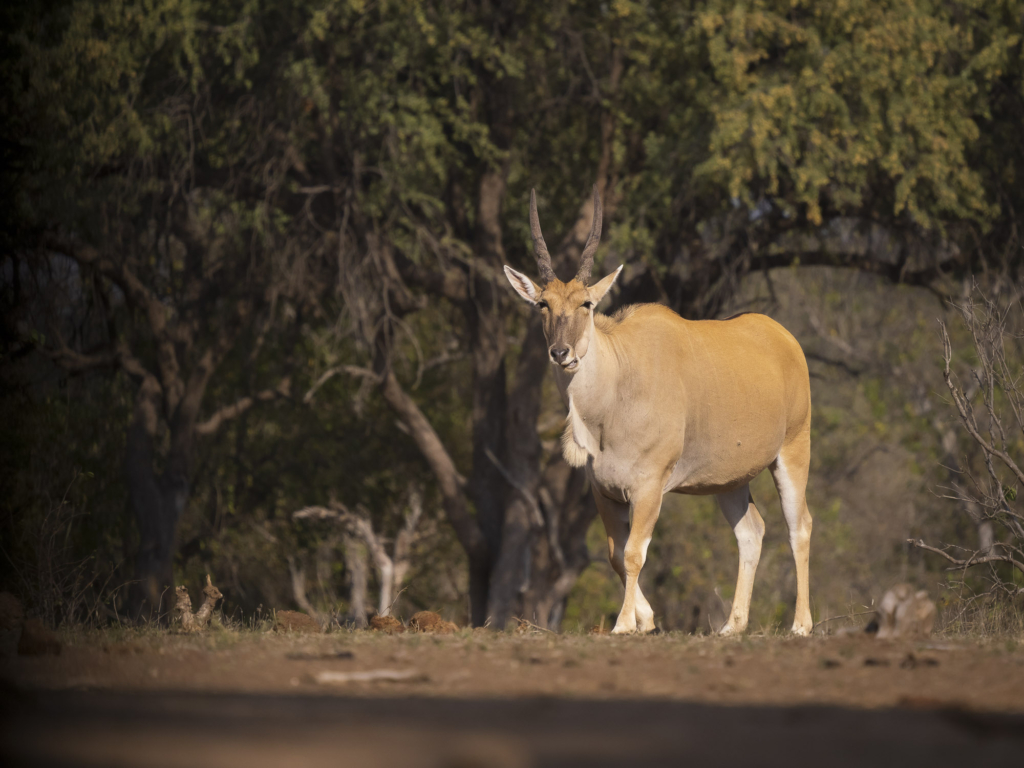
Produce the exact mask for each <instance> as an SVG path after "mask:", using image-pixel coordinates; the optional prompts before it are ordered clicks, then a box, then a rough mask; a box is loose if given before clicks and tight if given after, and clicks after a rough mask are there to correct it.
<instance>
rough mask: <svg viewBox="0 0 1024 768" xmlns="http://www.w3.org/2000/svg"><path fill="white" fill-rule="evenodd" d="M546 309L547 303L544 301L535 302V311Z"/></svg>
mask: <svg viewBox="0 0 1024 768" xmlns="http://www.w3.org/2000/svg"><path fill="white" fill-rule="evenodd" d="M547 308H548V303H547V302H546V301H538V302H537V309H547Z"/></svg>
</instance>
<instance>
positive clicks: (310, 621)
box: [274, 611, 323, 634]
mask: <svg viewBox="0 0 1024 768" xmlns="http://www.w3.org/2000/svg"><path fill="white" fill-rule="evenodd" d="M274 631H275V632H302V633H306V634H318V633H320V632H323V628H322V627H321V626H320V622H318V621H317V620H316V619H314V618H313V617H312V616H309V615H307V614H305V613H300V612H299V611H277V613H276V614H275V615H274Z"/></svg>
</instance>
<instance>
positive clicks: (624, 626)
mask: <svg viewBox="0 0 1024 768" xmlns="http://www.w3.org/2000/svg"><path fill="white" fill-rule="evenodd" d="M611 634H613V635H635V634H636V620H635V619H634V620H633V623H632V626H630V625H629V624H628V623H627V622H625V621H621V620H619V621H616V622H615V628H614V629H613V630H612V631H611Z"/></svg>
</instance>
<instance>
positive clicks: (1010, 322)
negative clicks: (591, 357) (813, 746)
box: [0, 0, 1024, 631]
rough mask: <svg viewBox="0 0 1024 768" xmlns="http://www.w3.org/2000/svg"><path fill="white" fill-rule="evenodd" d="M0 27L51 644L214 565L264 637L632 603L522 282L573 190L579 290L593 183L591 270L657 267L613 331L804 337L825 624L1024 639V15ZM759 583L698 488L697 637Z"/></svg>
mask: <svg viewBox="0 0 1024 768" xmlns="http://www.w3.org/2000/svg"><path fill="white" fill-rule="evenodd" d="M0 20H2V24H0V26H2V29H3V33H2V38H0V39H2V43H0V46H2V47H0V59H2V63H0V66H2V70H3V71H2V76H3V83H4V89H3V92H2V100H3V101H2V105H0V106H2V115H3V117H2V120H3V122H2V136H0V142H2V144H0V152H2V161H3V171H2V172H3V185H2V188H3V200H2V205H0V217H2V234H0V304H2V310H3V311H2V318H3V320H2V326H0V424H2V437H0V439H2V453H0V488H2V489H3V493H2V501H0V504H2V507H0V541H2V549H3V552H2V557H0V579H2V582H3V585H4V587H5V588H7V589H9V590H12V591H14V592H16V593H17V594H19V595H20V596H21V597H22V598H23V599H24V600H26V601H27V602H28V604H29V607H30V610H31V611H33V612H34V613H36V614H38V615H41V616H43V617H44V618H46V619H47V620H48V621H49V622H51V623H54V624H63V623H78V622H90V623H105V622H108V621H124V620H132V619H135V618H140V617H141V618H145V617H153V616H160V615H162V614H164V613H165V612H166V610H167V597H168V595H169V593H168V592H167V588H168V586H170V585H172V584H175V583H186V584H189V585H190V586H192V587H193V588H195V586H196V585H198V584H199V583H200V581H199V580H200V579H201V578H202V576H203V574H205V573H211V574H212V575H213V578H214V581H215V583H216V584H217V585H218V586H220V588H221V590H222V591H223V592H224V595H225V611H226V613H227V614H228V616H229V617H235V618H236V619H238V620H240V621H246V620H248V618H247V617H252V616H254V615H260V612H261V611H267V610H269V609H272V608H294V607H299V608H302V609H303V610H307V611H309V612H312V613H315V614H316V615H318V616H320V617H321V618H325V619H328V620H329V619H336V620H337V621H339V622H341V623H345V622H354V623H356V624H360V623H362V622H365V615H366V612H367V611H368V610H372V609H374V608H376V609H377V610H381V611H386V610H387V609H388V608H390V607H392V604H393V607H394V610H395V611H396V612H398V613H406V612H408V611H411V610H413V609H420V608H428V609H433V610H439V611H441V612H442V613H444V614H446V615H447V616H448V617H450V618H453V619H455V620H457V621H458V622H459V623H469V622H472V623H474V624H483V623H485V622H488V621H489V622H490V623H491V625H492V626H497V627H500V626H504V625H505V624H506V623H507V622H508V621H509V619H510V618H512V617H522V618H525V619H527V620H529V621H530V622H532V623H534V624H537V625H539V626H543V627H553V628H559V627H561V628H563V629H573V628H575V627H583V628H589V627H590V626H591V625H593V624H597V623H598V622H600V621H601V619H602V617H606V616H607V615H608V614H614V613H615V612H616V611H617V609H618V606H619V600H620V590H621V588H620V587H619V585H618V581H617V579H616V578H615V577H614V575H613V574H612V572H611V569H610V568H609V567H608V566H607V564H606V562H605V561H604V553H603V543H602V541H601V539H602V535H601V530H600V523H599V522H597V523H596V522H595V517H596V515H595V510H594V507H593V503H592V501H591V499H590V498H589V489H588V488H587V483H586V480H585V477H584V476H583V475H582V474H581V473H580V472H578V471H574V470H571V469H570V468H569V467H568V466H567V465H566V464H565V463H564V462H563V461H562V460H561V457H560V453H559V442H558V436H559V433H560V430H561V425H562V420H563V418H564V409H563V407H562V405H561V403H560V401H559V399H558V396H557V393H556V392H555V391H554V387H553V382H552V381H551V379H550V376H549V373H548V371H547V368H548V363H547V359H546V349H545V346H544V343H543V337H542V335H541V332H540V328H539V323H538V319H537V318H536V317H535V316H534V315H533V314H531V313H530V312H529V311H528V310H527V308H526V307H525V306H523V304H522V302H520V301H518V300H517V299H516V297H515V296H514V294H513V293H512V291H511V290H510V289H509V287H508V285H507V283H506V282H505V278H504V276H503V275H502V270H501V268H502V266H503V265H504V264H510V265H511V266H513V267H514V268H516V269H519V270H523V271H525V272H526V273H527V274H534V273H535V266H534V264H535V263H534V260H533V255H532V252H531V249H530V247H529V242H530V238H529V228H528V225H527V204H528V199H529V193H530V189H531V188H536V190H537V194H538V198H539V203H540V212H541V219H542V221H543V222H544V226H545V230H546V233H547V240H548V242H549V243H552V244H553V245H555V246H556V247H553V248H552V250H553V251H554V252H555V253H554V254H553V256H554V260H555V265H556V271H559V272H560V274H561V276H562V277H567V276H568V275H571V274H573V273H574V272H575V260H576V258H577V257H578V255H579V253H580V250H581V249H582V246H583V243H584V241H585V238H586V235H587V233H588V232H589V228H590V222H591V216H592V203H591V201H590V196H589V192H590V189H591V186H592V185H593V184H595V183H596V184H597V185H598V188H599V189H600V191H601V193H602V196H603V199H604V221H605V230H604V231H605V236H604V240H603V244H602V247H601V249H600V251H599V252H598V257H597V268H596V270H595V274H598V273H602V274H603V273H605V272H608V271H610V270H611V269H613V268H615V267H616V266H618V265H619V264H625V269H624V271H623V273H622V275H621V277H620V279H619V281H618V283H617V286H616V289H615V290H614V291H613V295H612V298H611V300H610V301H608V300H606V303H605V306H603V307H602V309H603V310H604V311H611V310H612V309H614V308H615V307H618V306H621V305H623V304H628V303H632V302H638V301H656V302H662V303H665V304H667V305H668V306H670V307H672V308H673V309H675V310H676V311H678V312H679V313H681V314H682V315H683V316H684V317H687V318H689V319H703V318H715V317H725V316H727V315H729V314H732V313H734V312H736V311H760V312H765V313H767V314H770V315H772V316H773V317H775V318H777V319H778V320H780V321H781V322H782V323H783V324H784V325H785V326H786V327H787V328H789V329H790V330H791V331H792V332H793V333H794V334H795V335H796V336H797V338H798V339H799V340H800V341H801V343H802V344H803V346H804V349H805V350H806V353H807V357H808V361H809V365H810V369H811V376H812V387H813V399H814V417H813V418H814V431H813V438H812V439H813V446H814V448H813V455H814V459H813V463H812V471H811V481H810V489H809V503H810V508H811V512H812V515H813V516H814V518H815V529H814V538H813V540H812V550H811V596H812V606H813V611H814V615H815V619H816V620H820V619H824V618H827V617H830V616H835V615H839V614H847V613H856V612H859V611H863V610H866V609H865V608H863V607H862V606H865V605H870V602H871V600H872V598H873V597H876V596H878V595H879V594H880V592H881V590H883V589H884V588H886V587H888V586H891V584H892V583H894V582H895V581H900V580H909V581H912V582H914V583H915V584H917V585H919V586H921V587H925V588H927V589H929V590H930V591H931V592H932V594H933V595H935V596H937V597H939V598H940V603H941V607H942V609H943V620H944V621H945V623H946V625H947V626H949V627H954V628H955V627H961V628H968V629H970V628H981V629H986V628H994V627H996V626H997V625H1000V622H1004V623H1005V621H1008V620H1009V621H1016V622H1018V623H1019V622H1020V615H1021V614H1020V611H1019V603H1020V596H1019V594H1020V587H1021V585H1024V578H1022V571H1024V566H1021V565H1020V563H1021V561H1024V557H1021V556H1020V554H1019V552H1020V550H1019V549H1018V546H1019V545H1020V543H1021V541H1022V540H1024V535H1022V534H1024V531H1022V530H1021V527H1020V524H1019V523H1020V521H1021V520H1024V518H1022V517H1021V516H1020V514H1018V512H1017V510H1018V509H1020V507H1018V506H1017V489H1018V486H1019V485H1021V484H1022V482H1021V478H1022V477H1024V475H1021V474H1020V472H1019V470H1018V471H1016V472H1015V471H1014V468H1015V467H1016V466H1017V465H1016V464H1014V463H1013V461H1014V459H1015V457H1021V456H1022V455H1024V429H1022V428H1021V426H1022V424H1021V413H1020V410H1019V409H1018V408H1017V406H1016V405H1015V404H1018V405H1019V403H1020V400H1019V399H1015V398H1014V393H1015V392H1018V391H1019V390H1016V389H1015V387H1016V382H1017V381H1018V379H1019V375H1020V373H1021V370H1022V369H1021V361H1022V360H1024V356H1022V355H1021V344H1020V342H1021V337H1020V335H1019V333H1020V331H1021V329H1022V323H1021V310H1020V305H1019V303H1018V299H1019V290H1020V285H1021V284H1020V279H1021V265H1022V264H1024V259H1022V257H1024V251H1022V241H1021V237H1020V221H1021V219H1020V211H1021V209H1024V141H1022V140H1021V130H1022V126H1024V44H1022V40H1021V35H1022V33H1024V3H1022V2H1019V1H1018V0H1005V1H998V0H995V1H993V0H988V1H986V2H981V0H973V1H971V0H967V1H961V2H952V1H951V2H929V1H927V0H901V1H900V2H884V1H879V2H868V1H866V0H863V1H858V0H845V1H840V0H836V1H835V2H830V1H827V0H815V1H813V2H810V1H808V2H802V1H801V0H778V1H773V0H764V1H763V2H731V1H728V0H708V1H707V2H661V1H660V0H648V1H647V2H631V1H628V0H614V1H611V2H603V3H596V2H585V1H582V0H580V1H579V2H573V1H570V0H564V1H563V0H553V1H552V2H547V3H514V2H501V1H499V0H496V1H495V2H472V1H470V2H452V1H448V2H446V1H444V0H441V1H440V2H438V1H432V0H401V1H398V0H395V1H385V0H378V1H377V2H369V1H367V2H364V1H363V0H319V1H317V2H312V1H310V2H303V1H302V0H295V1H293V2H289V1H287V0H217V2H212V0H144V1H138V2H132V1H130V0H94V1H92V2H85V1H76V0H65V1H64V2H51V3H48V4H38V3H24V2H22V3H9V4H6V5H5V7H4V9H3V10H2V11H0ZM957 307H960V309H959V310H958V309H957ZM937 321H941V322H942V323H944V324H945V326H946V327H948V337H949V354H948V358H949V360H950V366H951V367H950V379H949V380H950V381H951V382H952V386H953V387H954V389H955V388H956V387H960V388H961V389H960V390H958V391H961V392H962V394H963V401H964V404H963V405H962V408H961V410H960V411H959V412H958V410H957V408H956V407H955V406H956V404H957V403H960V400H957V401H956V403H954V402H953V400H954V397H953V394H954V393H951V390H950V388H949V386H948V385H947V383H946V382H945V381H944V375H943V374H944V370H945V366H946V363H945V362H944V346H943V339H942V336H941V332H940V322H937ZM986 334H988V335H986ZM986 345H988V346H986ZM986 350H987V351H986ZM993 350H995V352H994V353H993ZM993 354H995V356H994V357H993ZM1000 355H1001V357H1000ZM986 371H988V372H992V371H995V374H998V377H997V378H995V379H993V378H992V376H988V377H987V378H986V376H987V374H986ZM754 375H756V373H755V374H754ZM999 377H1001V378H999ZM964 409H966V410H964ZM972 409H973V410H972ZM1001 409H1002V410H1001ZM1015 409H1016V410H1015ZM999 413H1006V414H1008V416H1007V418H1006V421H1005V424H1004V422H1002V421H1000V420H999V419H998V418H997V414H999ZM965 414H966V415H965ZM972 414H973V415H975V416H976V418H977V419H980V426H978V422H977V421H976V424H975V426H976V427H977V428H976V429H974V430H973V432H972V430H971V429H969V428H965V420H966V425H967V427H969V426H970V418H971V416H972ZM986 440H987V441H988V442H986ZM986 446H987V447H986ZM989 449H994V450H996V453H992V452H991V451H990V450H989ZM999 451H1001V452H1002V455H1003V457H1005V458H1006V459H1009V460H1010V463H1006V461H1003V457H1000V455H999ZM993 456H995V460H994V464H993ZM754 492H755V498H757V499H758V501H759V503H761V504H762V505H763V507H767V513H766V514H765V520H766V524H767V528H768V533H767V537H766V539H765V545H764V552H763V556H762V560H761V565H760V568H759V571H758V580H757V583H756V586H755V590H754V603H753V607H752V612H751V617H752V626H753V627H754V628H757V627H763V628H774V627H778V626H786V625H788V623H789V622H790V621H791V619H792V617H791V615H789V614H791V612H792V605H793V595H794V591H795V583H794V575H793V568H792V559H791V556H790V554H789V550H788V542H787V540H786V535H785V532H784V531H785V526H784V525H783V524H782V517H781V512H780V511H779V507H778V501H777V498H776V496H775V492H774V489H773V488H772V486H771V483H770V480H768V479H766V478H760V479H759V480H758V482H757V483H755V486H754ZM595 526H596V527H595ZM908 539H921V540H922V541H923V542H924V543H927V544H928V545H930V546H934V547H935V548H938V549H943V550H944V551H946V552H947V553H948V554H950V555H951V556H953V557H954V558H956V559H960V560H965V559H966V560H968V561H969V562H970V563H971V564H972V567H971V568H969V569H968V568H967V567H966V564H962V565H964V567H962V568H959V569H958V570H954V571H947V570H945V569H946V567H947V566H949V565H950V563H949V562H948V558H947V559H944V558H943V557H941V556H940V555H938V554H933V553H928V552H926V551H924V550H922V549H921V548H919V547H916V546H913V545H912V544H911V543H908ZM978 560H981V561H982V562H981V563H980V564H978V565H976V566H975V565H974V564H975V563H977V561H978ZM735 568H736V551H735V544H734V541H733V537H732V532H731V531H730V529H729V528H728V526H727V525H725V523H724V521H723V520H722V519H721V518H720V515H719V513H718V512H717V510H716V509H715V507H714V501H713V499H700V498H684V497H669V498H667V500H666V504H665V509H664V512H663V514H662V518H661V521H660V523H659V527H658V531H657V534H656V538H655V540H654V543H653V544H652V547H651V556H650V558H649V560H648V565H647V567H646V569H645V571H644V575H643V579H644V591H645V593H646V594H647V595H648V596H649V597H650V599H651V602H652V604H653V605H654V607H655V610H656V613H657V619H658V621H659V623H660V624H661V625H662V626H665V627H666V628H670V629H682V630H688V631H707V630H708V629H709V628H711V627H715V626H717V623H718V622H720V621H722V620H723V619H724V617H725V615H726V614H727V612H728V611H727V607H728V602H729V599H730V597H731V592H732V588H733V583H734V579H735ZM396 600H397V602H396Z"/></svg>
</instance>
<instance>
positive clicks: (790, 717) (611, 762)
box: [0, 690, 1024, 768]
mask: <svg viewBox="0 0 1024 768" xmlns="http://www.w3.org/2000/svg"><path fill="white" fill-rule="evenodd" d="M3 699H4V705H3V721H4V724H3V726H0V756H2V757H3V762H4V764H5V765H7V766H13V765H18V766H21V765H26V766H27V765H32V766H37V765H41V766H140V767H142V768H149V767H150V766H160V767H167V768H170V767H172V766H183V767H184V766H189V767H190V768H191V767H192V766H214V767H218V768H219V767H220V766H224V767H227V766H247V767H248V768H260V767H262V766H284V765H289V766H319V765H325V766H327V765H330V766H360V767H363V766H365V767H366V768H376V766H409V767H410V768H419V767H420V766H422V767H423V768H492V767H493V768H520V767H525V766H580V767H582V766H588V768H589V767H593V766H606V765H607V766H631V765H644V766H677V765H687V766H706V765H751V766H753V765H756V766H776V765H778V766H787V768H789V767H791V766H793V765H804V764H815V765H824V766H830V767H831V768H841V767H842V766H863V765H872V766H877V765H900V766H906V765H929V766H939V765H950V766H953V765H956V766H969V765H984V766H986V768H991V767H993V766H1003V765H1005V766H1010V765H1013V766H1019V765H1021V764H1022V763H1021V761H1022V756H1024V717H1022V716H1020V715H996V714H980V713H974V712H965V711H959V710H929V711H914V710H909V709H890V710H856V709H843V708H838V707H812V706H806V707H749V706H715V705H707V704H691V703H681V702H668V701H650V700H645V701H618V702H613V701H583V700H572V699H554V698H550V699H518V700H465V699H434V698H402V699H389V698H343V697H337V696H309V695H294V696H289V695H248V694H247V695H235V694H193V693H172V694H168V693H142V694H139V693H133V694H125V693H110V692H87V691H64V692H38V693H25V692H18V691H11V690H9V691H8V692H7V693H6V694H5V695H4V697H3Z"/></svg>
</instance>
